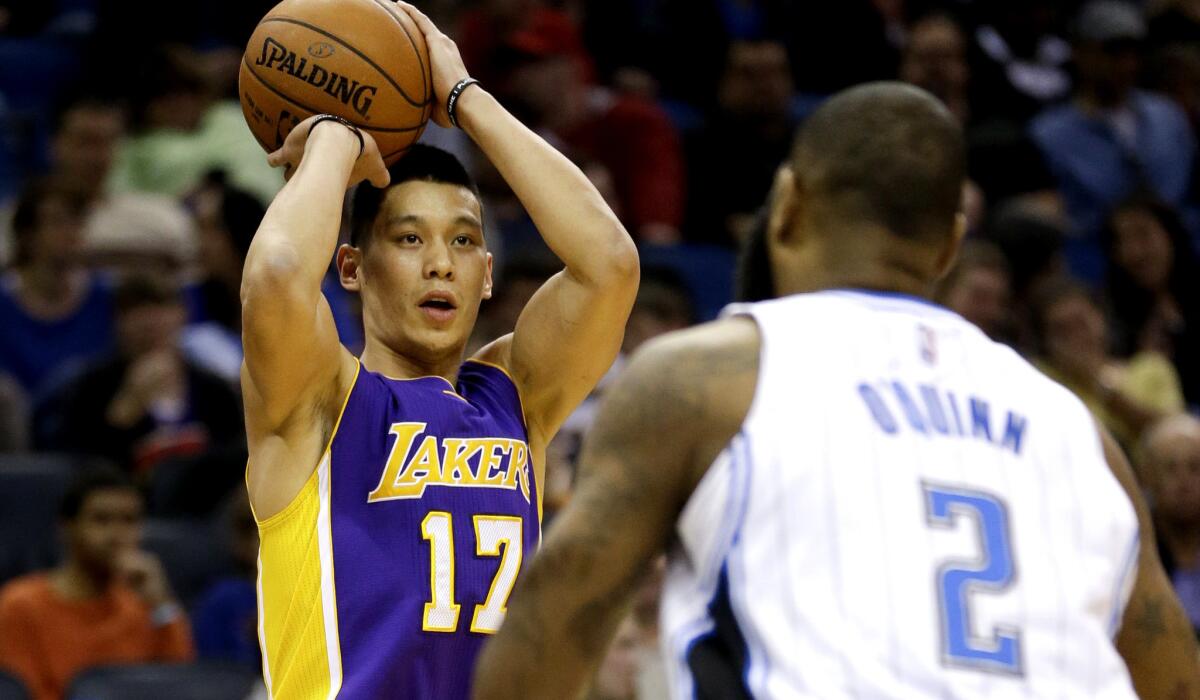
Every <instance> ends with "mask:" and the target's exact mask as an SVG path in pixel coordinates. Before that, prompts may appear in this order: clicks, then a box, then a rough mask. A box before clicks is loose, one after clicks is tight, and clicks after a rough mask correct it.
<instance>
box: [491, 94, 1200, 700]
mask: <svg viewBox="0 0 1200 700" xmlns="http://www.w3.org/2000/svg"><path fill="white" fill-rule="evenodd" d="M963 153H964V146H963V138H962V135H961V132H960V130H959V128H958V126H957V125H956V123H955V121H954V118H953V117H952V116H951V115H950V113H949V112H947V111H946V110H945V108H944V107H942V105H941V104H940V103H938V102H937V101H936V100H935V99H934V98H933V97H932V96H930V95H928V94H927V93H924V92H922V91H920V90H918V89H916V88H912V87H909V86H903V85H900V84H897V83H876V84H871V85H866V86H860V87H857V88H854V89H851V90H848V91H846V92H844V93H841V94H840V95H838V96H835V97H833V98H832V99H830V100H829V101H828V102H826V103H825V104H824V105H823V106H822V107H821V108H820V109H819V110H818V111H817V112H816V113H814V114H813V116H812V117H811V118H810V119H809V121H808V122H807V123H806V124H805V126H804V128H803V130H802V131H801V134H800V136H799V138H798V141H797V144H796V147H795V149H794V152H793V154H792V156H791V159H790V162H789V164H788V165H787V166H786V167H784V168H783V169H782V170H781V172H780V174H779V176H778V178H777V181H776V183H775V188H774V190H773V197H772V200H773V201H772V207H771V212H770V217H769V220H768V226H767V241H768V251H769V260H770V264H771V272H772V275H773V278H774V282H775V291H776V293H777V294H778V295H779V296H780V297H781V298H780V299H778V300H776V301H768V302H764V303H759V304H753V305H748V306H735V307H733V308H731V309H730V310H729V311H728V312H727V314H726V317H725V318H724V319H723V320H719V321H717V322H715V323H712V324H708V325H705V326H701V327H698V328H695V329H691V330H688V331H684V332H681V333H677V334H673V335H671V336H669V337H666V338H663V339H661V340H659V341H657V342H655V343H653V344H652V345H651V346H649V347H647V348H646V349H645V350H643V351H642V352H641V353H640V354H639V355H638V356H637V357H636V359H634V360H633V361H632V363H631V364H630V366H629V367H628V368H627V369H626V370H625V372H624V374H623V376H622V377H621V379H620V380H619V382H618V383H617V385H616V386H615V387H614V388H613V389H611V390H610V391H609V392H608V395H607V399H606V400H605V403H604V406H603V408H602V409H601V413H600V415H599V417H598V419H597V422H596V425H595V428H594V431H593V433H592V434H591V436H590V439H589V441H588V443H587V445H586V447H585V450H584V454H583V457H582V463H581V465H580V473H579V480H578V487H577V491H576V493H575V495H574V497H573V499H572V500H571V502H570V503H569V504H568V506H567V508H566V509H565V511H564V512H563V513H562V514H561V515H560V516H559V518H558V521H557V522H556V523H555V524H554V526H553V527H552V528H551V530H550V533H549V535H548V537H547V539H546V541H545V546H544V547H543V548H542V550H541V552H540V553H539V554H538V555H537V557H536V558H535V559H534V561H533V562H532V564H531V566H530V568H529V570H528V572H527V573H526V575H525V577H524V579H523V580H521V581H519V582H518V584H517V593H516V594H515V595H514V596H513V598H512V601H511V603H510V609H509V611H508V616H507V619H506V621H505V623H504V626H503V627H502V629H501V630H500V633H499V634H498V635H497V636H496V637H495V638H494V639H493V640H491V642H490V644H489V646H488V647H487V648H486V649H485V651H484V653H483V655H482V656H481V657H480V662H479V665H478V667H477V675H476V679H475V680H476V686H475V697H477V698H481V699H483V698H486V699H489V700H490V699H492V698H523V699H529V698H556V699H557V698H567V697H576V696H577V695H578V692H579V689H580V687H581V686H582V685H583V684H584V683H586V681H587V678H588V675H589V673H590V672H591V671H592V670H593V669H594V668H595V666H596V663H597V661H598V660H599V659H600V657H601V656H602V654H603V652H604V650H605V648H606V646H607V642H608V640H609V638H610V636H611V635H612V633H613V629H614V627H615V626H616V624H617V622H618V620H619V619H620V618H621V616H622V614H623V611H624V608H625V604H626V603H627V601H628V598H629V595H630V593H631V591H632V590H633V589H634V585H635V583H636V582H637V581H638V580H639V578H640V577H641V576H642V574H643V573H644V572H645V571H646V570H647V566H648V563H649V562H650V561H651V560H652V558H653V557H654V556H655V555H656V554H658V553H659V552H661V551H664V550H665V551H667V552H668V555H669V562H670V563H669V571H668V574H667V582H666V587H665V590H664V592H663V603H662V613H661V619H662V626H661V630H662V635H661V638H662V643H663V647H664V651H665V653H666V654H667V655H668V664H669V668H670V672H669V675H670V680H671V686H672V691H673V693H674V696H675V697H677V698H693V697H696V698H740V697H755V698H820V699H821V700H836V699H839V698H871V699H875V698H1078V699H1084V698H1086V699H1089V700H1094V699H1097V698H1133V697H1135V692H1136V693H1138V694H1140V696H1141V697H1142V698H1153V699H1159V698H1161V699H1163V700H1167V699H1168V698H1170V699H1172V700H1183V699H1184V698H1195V697H1200V672H1198V669H1197V659H1198V657H1197V649H1196V644H1195V639H1194V637H1193V636H1192V632H1191V630H1190V627H1189V625H1188V623H1187V620H1186V619H1185V617H1184V615H1183V612H1182V609H1181V608H1180V606H1179V603H1178V600H1177V599H1176V598H1175V596H1174V593H1173V592H1172V590H1171V588H1170V585H1169V583H1168V582H1167V579H1166V578H1165V576H1164V575H1163V571H1162V567H1161V565H1160V563H1159V561H1158V557H1157V555H1156V553H1155V548H1154V536H1153V532H1152V530H1151V525H1150V521H1149V519H1148V518H1147V514H1146V509H1145V506H1144V505H1143V503H1142V501H1141V499H1140V497H1139V496H1138V493H1137V487H1136V485H1135V483H1134V480H1133V476H1132V475H1131V472H1130V469H1129V466H1128V464H1127V463H1126V461H1125V458H1124V457H1123V456H1122V454H1121V452H1120V451H1119V449H1118V448H1117V447H1116V446H1115V445H1114V443H1113V441H1112V439H1111V438H1110V437H1109V436H1107V435H1105V434H1103V433H1102V432H1101V431H1100V430H1099V429H1098V428H1097V427H1096V424H1095V423H1094V421H1093V420H1092V418H1091V416H1090V415H1089V414H1088V412H1087V410H1086V409H1085V408H1084V406H1083V404H1082V403H1080V402H1079V401H1078V400H1077V399H1076V398H1075V397H1074V396H1072V395H1071V394H1070V393H1069V392H1068V391H1067V390H1066V389H1064V388H1062V387H1061V386H1059V385H1057V384H1054V383H1053V382H1051V381H1050V380H1048V379H1046V378H1044V377H1043V376H1042V375H1040V374H1038V373H1037V371H1035V370H1034V369H1033V368H1032V367H1031V366H1030V365H1029V364H1027V363H1026V362H1025V361H1024V360H1022V359H1021V358H1020V357H1018V356H1017V355H1016V354H1015V353H1014V352H1013V351H1011V350H1010V349H1008V348H1006V347H1004V346H1002V345H998V344H996V343H993V342H991V341H990V340H988V338H987V337H986V336H985V335H984V334H983V333H982V332H981V331H980V330H979V329H977V328H976V327H974V326H972V325H971V324H970V323H968V322H967V321H965V320H963V319H962V318H961V317H959V316H957V315H955V314H954V313H952V312H950V311H947V310H945V309H942V308H940V307H937V306H935V305H933V304H931V303H930V302H928V301H926V300H925V298H926V297H927V296H928V295H929V294H930V292H931V291H932V289H933V286H934V283H935V281H936V280H937V279H938V278H939V277H940V276H941V275H942V274H943V273H944V272H945V271H946V270H947V269H948V268H949V267H950V265H951V262H952V261H953V259H954V256H955V253H956V251H957V248H958V245H959V240H960V238H961V236H962V233H963V228H964V225H963V218H962V216H961V214H959V213H958V201H959V193H960V191H961V186H962V183H963V179H964V170H965V166H964V155H963Z"/></svg>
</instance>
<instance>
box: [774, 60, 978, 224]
mask: <svg viewBox="0 0 1200 700" xmlns="http://www.w3.org/2000/svg"><path fill="white" fill-rule="evenodd" d="M791 166H792V171H793V173H794V175H795V178H796V183H797V185H798V186H799V187H800V188H802V189H803V190H804V191H805V193H806V194H807V195H809V196H810V197H812V198H813V199H814V200H815V201H816V202H819V203H820V205H821V206H823V207H824V208H825V209H826V210H827V211H828V212H829V214H830V215H831V216H832V217H833V218H835V219H836V220H837V221H839V222H844V223H846V224H848V225H860V226H861V225H872V226H877V227H881V228H884V229H886V230H887V231H890V232H891V233H893V234H895V235H897V236H900V237H902V238H905V239H912V240H920V241H923V242H924V241H928V242H936V241H939V240H944V239H945V238H946V237H950V236H952V235H954V231H955V215H956V214H957V213H958V211H959V203H960V201H961V196H962V186H963V182H964V181H965V179H966V145H965V142H964V139H963V134H962V128H961V127H960V126H959V124H958V122H957V120H955V118H954V116H953V115H952V114H951V113H950V112H949V111H948V110H947V109H946V108H945V106H943V105H942V103H941V102H939V101H938V100H937V98H935V97H934V96H933V95H931V94H929V93H927V92H925V91H924V90H921V89H920V88H916V87H913V86H911V85H907V84H905V83H897V82H877V83H868V84H865V85H861V86H858V87H854V88H851V89H849V90H846V91H844V92H841V93H838V94H837V95H835V96H834V97H831V98H830V99H829V100H827V101H826V102H825V103H824V104H822V105H821V107H820V108H819V109H817V110H816V111H815V112H814V113H813V114H812V116H811V117H809V118H808V120H807V121H806V122H805V124H804V126H803V128H802V129H801V130H800V135H799V137H798V138H797V141H796V145H795V148H794V149H793V152H792V158H791Z"/></svg>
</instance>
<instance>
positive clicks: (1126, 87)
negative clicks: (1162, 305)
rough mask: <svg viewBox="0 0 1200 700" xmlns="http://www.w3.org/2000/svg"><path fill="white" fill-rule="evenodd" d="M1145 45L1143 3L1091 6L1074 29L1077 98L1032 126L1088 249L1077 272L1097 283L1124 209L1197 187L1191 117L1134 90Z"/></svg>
mask: <svg viewBox="0 0 1200 700" xmlns="http://www.w3.org/2000/svg"><path fill="white" fill-rule="evenodd" d="M1145 38H1146V24H1145V21H1144V19H1143V18H1142V15H1141V12H1140V10H1139V9H1138V7H1137V6H1136V5H1131V4H1129V3H1126V2H1121V1H1120V0H1093V2H1090V3H1088V4H1087V5H1086V6H1085V7H1084V8H1083V10H1082V11H1081V12H1080V15H1079V17H1078V19H1077V21H1076V23H1075V44H1074V51H1075V54H1074V55H1075V64H1076V66H1077V68H1078V73H1079V84H1078V85H1077V89H1076V91H1075V95H1074V97H1073V99H1072V100H1071V102H1069V103H1067V104H1064V105H1062V106H1060V107H1053V108H1051V109H1049V110H1047V111H1045V112H1043V113H1042V114H1040V115H1038V117H1037V118H1036V119H1035V120H1034V121H1033V122H1032V124H1031V127H1030V128H1031V134H1032V136H1033V138H1034V141H1036V142H1037V144H1038V146H1039V147H1040V148H1041V150H1042V153H1043V155H1044V156H1045V159H1046V163H1047V165H1048V167H1049V168H1050V171H1051V172H1052V173H1053V174H1054V176H1055V179H1056V180H1057V181H1058V184H1059V187H1060V188H1061V190H1062V194H1063V197H1064V198H1065V200H1066V206H1067V212H1068V214H1069V215H1070V217H1071V221H1072V224H1073V225H1074V232H1075V234H1076V240H1077V241H1079V242H1081V245H1079V246H1077V247H1076V249H1075V250H1074V251H1073V252H1072V253H1071V256H1072V265H1073V267H1074V269H1075V270H1076V272H1077V273H1078V274H1081V275H1082V276H1084V277H1085V279H1089V280H1093V281H1094V280H1096V279H1098V278H1099V276H1100V273H1101V272H1102V270H1103V260H1102V255H1101V253H1100V251H1099V246H1098V245H1097V244H1096V243H1095V241H1096V239H1097V237H1098V234H1099V233H1100V229H1101V227H1102V226H1103V224H1104V221H1105V219H1106V218H1107V216H1108V214H1109V212H1110V211H1111V210H1112V208H1113V207H1114V206H1116V205H1117V203H1119V202H1120V201H1121V200H1123V199H1125V198H1126V197H1127V196H1129V195H1130V194H1132V193H1133V192H1134V191H1135V190H1138V189H1148V190H1150V191H1152V192H1153V193H1154V194H1156V195H1157V196H1158V197H1159V198H1161V199H1163V200H1164V201H1166V202H1167V203H1169V204H1172V205H1174V206H1179V205H1181V204H1183V203H1184V200H1185V197H1186V196H1187V194H1188V188H1189V186H1190V185H1191V177H1192V163H1193V159H1194V156H1195V147H1196V144H1195V139H1194V137H1193V134H1192V130H1191V127H1190V126H1189V124H1188V120H1187V116H1186V115H1185V114H1184V113H1183V110H1182V109H1180V108H1179V106H1178V105H1176V104H1175V103H1174V102H1172V101H1170V100H1168V99H1166V98H1165V97H1161V96H1159V95H1154V94H1151V93H1147V92H1142V91H1140V90H1137V89H1135V86H1136V81H1137V77H1138V71H1139V69H1140V66H1141V52H1142V46H1143V42H1144V40H1145Z"/></svg>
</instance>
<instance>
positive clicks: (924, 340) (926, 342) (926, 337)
mask: <svg viewBox="0 0 1200 700" xmlns="http://www.w3.org/2000/svg"><path fill="white" fill-rule="evenodd" d="M917 337H918V340H917V342H918V343H919V346H920V348H921V359H922V360H925V363H926V364H930V365H936V364H937V334H936V333H934V332H933V329H932V328H930V327H929V326H926V325H925V324H921V325H919V326H917Z"/></svg>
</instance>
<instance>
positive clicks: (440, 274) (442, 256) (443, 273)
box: [424, 244, 454, 280]
mask: <svg viewBox="0 0 1200 700" xmlns="http://www.w3.org/2000/svg"><path fill="white" fill-rule="evenodd" d="M424 273H425V278H426V279H445V280H449V279H454V259H453V257H452V256H451V255H450V249H449V248H448V247H447V246H445V245H440V244H434V245H430V246H428V247H427V248H426V254H425V269H424Z"/></svg>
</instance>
